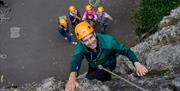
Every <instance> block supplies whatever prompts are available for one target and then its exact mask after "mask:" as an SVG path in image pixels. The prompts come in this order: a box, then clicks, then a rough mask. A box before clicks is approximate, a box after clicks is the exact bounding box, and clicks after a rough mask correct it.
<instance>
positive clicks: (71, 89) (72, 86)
mask: <svg viewBox="0 0 180 91" xmlns="http://www.w3.org/2000/svg"><path fill="white" fill-rule="evenodd" d="M76 77H77V73H76V72H71V73H70V76H69V80H68V82H67V84H66V88H65V91H75V90H76V88H78V87H79V83H78V82H77V80H76Z"/></svg>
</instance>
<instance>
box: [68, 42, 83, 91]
mask: <svg viewBox="0 0 180 91" xmlns="http://www.w3.org/2000/svg"><path fill="white" fill-rule="evenodd" d="M82 60H83V54H82V48H81V47H80V46H79V44H77V46H76V48H75V53H74V55H73V57H72V61H71V73H70V76H69V80H68V82H67V84H66V88H65V91H74V90H75V89H76V88H78V87H79V83H78V82H77V76H78V74H79V73H78V72H79V70H80V66H81V62H82Z"/></svg>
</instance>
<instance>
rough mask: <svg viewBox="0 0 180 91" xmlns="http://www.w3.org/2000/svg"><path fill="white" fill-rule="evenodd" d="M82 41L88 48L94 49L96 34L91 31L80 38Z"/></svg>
mask: <svg viewBox="0 0 180 91" xmlns="http://www.w3.org/2000/svg"><path fill="white" fill-rule="evenodd" d="M82 42H83V43H84V44H85V45H86V46H87V47H89V48H91V49H92V50H93V49H96V47H97V39H96V34H95V33H91V34H89V35H87V36H85V37H84V38H83V39H82Z"/></svg>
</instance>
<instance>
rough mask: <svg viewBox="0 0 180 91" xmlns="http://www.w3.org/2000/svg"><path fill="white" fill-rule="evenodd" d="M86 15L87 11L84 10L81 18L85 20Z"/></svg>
mask: <svg viewBox="0 0 180 91" xmlns="http://www.w3.org/2000/svg"><path fill="white" fill-rule="evenodd" d="M86 16H87V12H86V11H85V12H84V14H83V17H82V20H83V21H85V20H86Z"/></svg>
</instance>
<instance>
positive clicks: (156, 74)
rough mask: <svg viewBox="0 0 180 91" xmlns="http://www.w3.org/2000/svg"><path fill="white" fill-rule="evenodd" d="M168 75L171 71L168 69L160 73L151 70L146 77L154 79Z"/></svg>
mask: <svg viewBox="0 0 180 91" xmlns="http://www.w3.org/2000/svg"><path fill="white" fill-rule="evenodd" d="M170 73H171V70H169V69H164V70H161V71H157V70H151V71H150V72H148V74H147V75H146V77H150V78H154V77H158V76H165V75H169V74H170Z"/></svg>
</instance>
